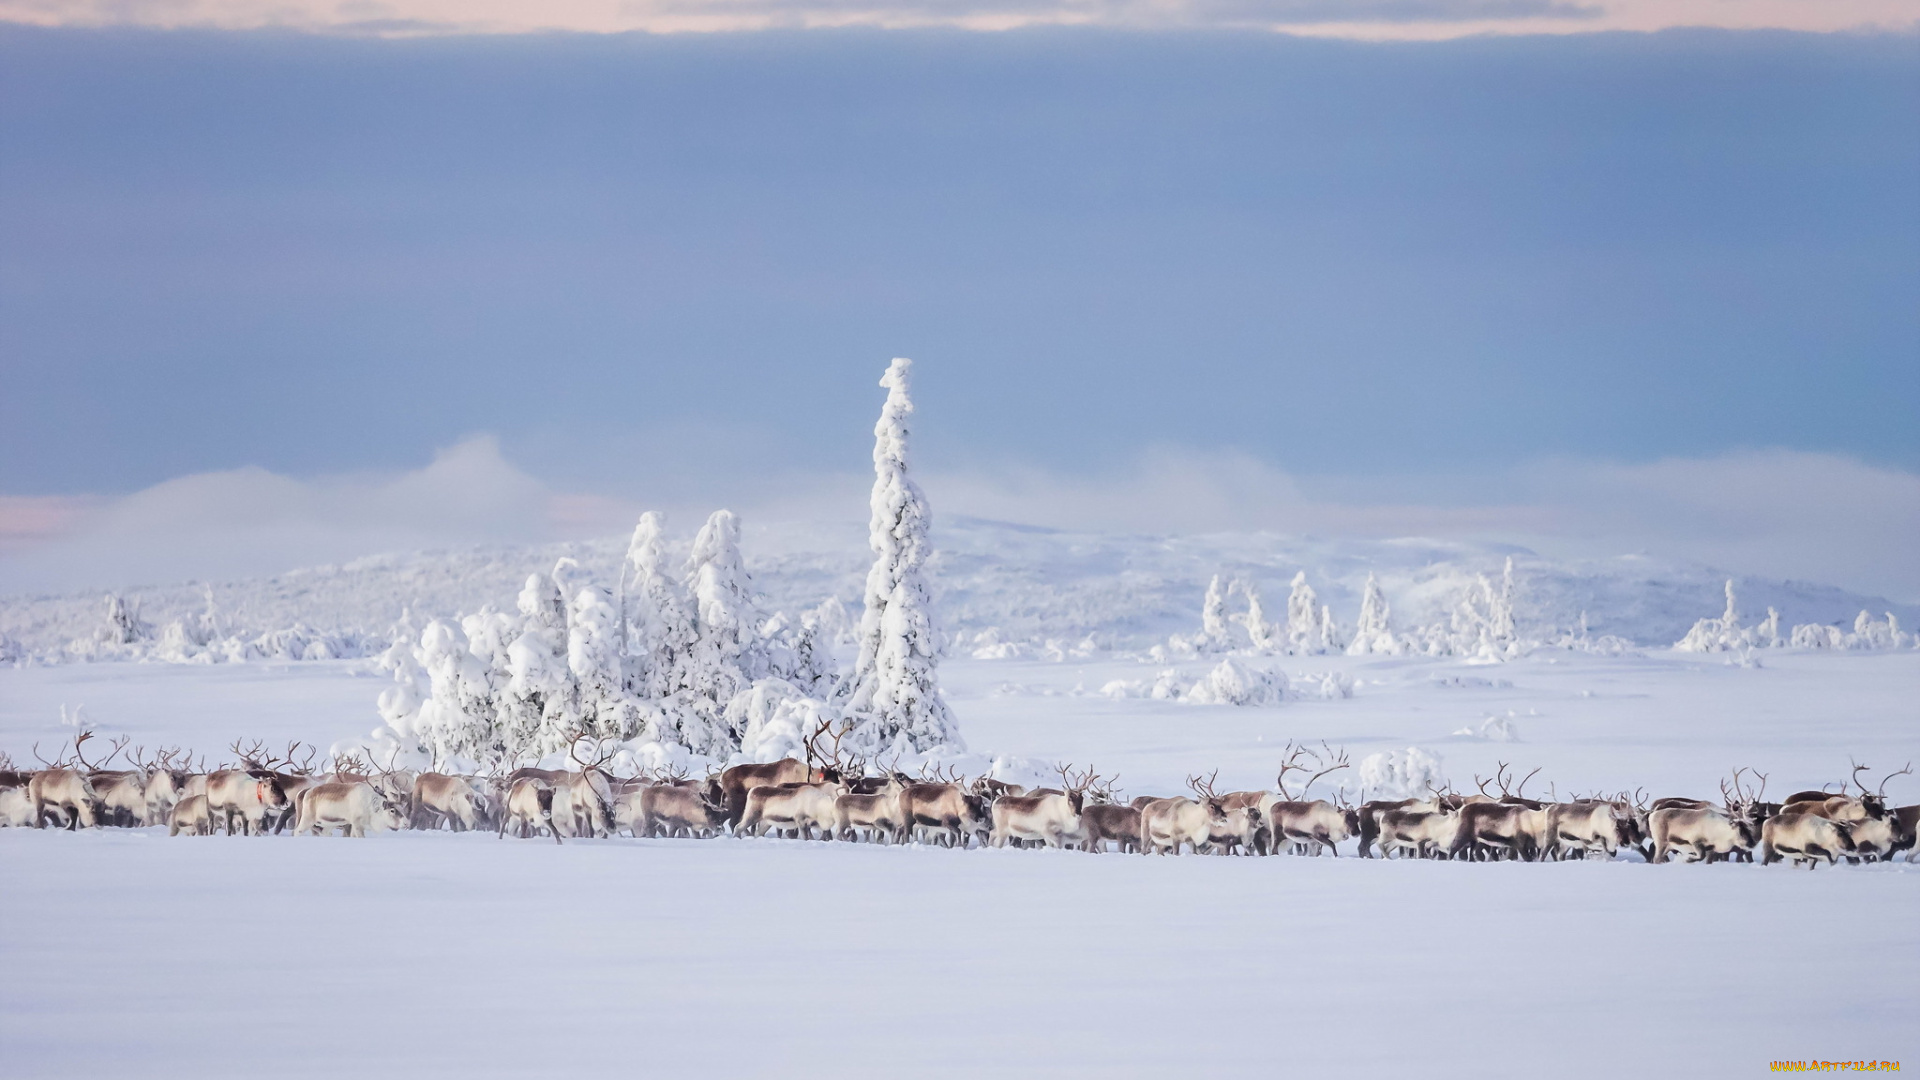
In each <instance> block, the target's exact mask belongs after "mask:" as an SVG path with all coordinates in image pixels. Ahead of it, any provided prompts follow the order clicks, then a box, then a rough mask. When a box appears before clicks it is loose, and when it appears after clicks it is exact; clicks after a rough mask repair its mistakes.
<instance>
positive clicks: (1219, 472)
mask: <svg viewBox="0 0 1920 1080" xmlns="http://www.w3.org/2000/svg"><path fill="white" fill-rule="evenodd" d="M709 434H711V433H709ZM650 442H651V440H650V439H640V440H638V441H635V442H633V443H631V444H630V449H631V450H632V451H633V452H631V453H625V454H612V455H608V460H610V461H613V462H615V463H618V464H622V465H623V470H624V472H625V473H626V474H630V479H629V480H628V481H627V482H626V483H624V484H623V483H617V482H615V481H614V480H612V479H609V478H610V477H612V476H614V474H613V473H604V474H602V475H601V477H600V478H598V479H593V480H588V479H586V478H585V477H584V476H582V475H574V476H572V477H569V479H568V482H567V486H566V488H565V489H561V488H556V487H555V486H554V485H552V484H551V483H549V482H546V481H543V480H540V479H537V478H536V477H535V476H533V475H531V474H529V473H528V472H526V471H524V470H523V469H522V468H521V467H519V466H517V465H515V464H513V463H512V462H510V461H509V460H507V458H506V457H505V456H504V455H503V454H502V452H501V450H500V447H499V445H498V443H497V442H496V441H495V440H494V439H492V438H491V437H487V436H480V437H475V438H471V439H468V440H466V441H463V442H461V443H459V444H458V445H455V446H453V447H450V448H448V449H446V450H443V451H441V452H440V453H438V454H437V455H435V457H434V459H433V461H432V462H431V463H430V464H428V465H426V466H425V467H423V468H420V469H417V470H412V471H406V472H400V473H395V474H386V475H363V476H349V477H328V478H320V479H314V480H302V479H297V478H294V477H288V476H282V475H279V474H275V473H271V472H268V471H266V470H264V469H253V468H249V469H236V470H231V471H227V472H217V473H204V474H200V475H195V476H187V477H181V478H179V479H176V480H170V481H167V482H166V483H163V484H158V485H155V486H154V487H151V488H148V489H146V490H144V491H141V492H138V493H136V494H134V495H130V496H127V497H125V498H122V499H117V500H102V499H87V498H53V499H47V498H34V499H24V498H0V594H7V593H21V592H49V591H68V590H74V589H80V588H99V587H115V586H122V585H132V584H149V583H166V582H175V581H181V580H186V579H190V578H198V579H201V580H230V579H234V578H243V577H250V576H258V575H265V574H274V573H279V572H282V571H286V570H291V569H294V568H297V567H301V566H310V565H316V564H321V563H337V562H344V561H347V560H350V559H354V558H358V557H361V556H366V555H374V554H380V553H384V552H394V551H409V550H417V549H423V548H439V547H459V546H467V545H473V544H489V543H498V544H516V543H537V542H544V541H550V540H559V539H587V538H592V537H599V536H608V535H617V534H619V533H622V532H624V531H625V530H626V529H628V528H630V527H631V526H632V523H633V522H634V520H635V519H636V518H637V517H638V516H639V514H640V512H641V511H642V510H644V509H662V510H666V511H667V512H668V513H669V515H670V517H671V519H672V521H673V523H674V524H675V525H677V526H678V527H680V528H682V529H691V528H692V527H694V525H695V524H697V523H698V522H699V521H700V520H701V519H702V518H703V517H704V516H705V515H706V513H707V512H709V511H711V510H712V509H714V508H716V507H720V506H726V507H728V508H730V509H733V510H735V511H737V512H739V513H741V514H742V515H743V517H744V518H745V519H746V521H747V524H748V525H749V526H750V527H752V531H753V532H755V533H758V534H760V535H759V537H758V538H757V539H756V541H755V542H756V543H761V544H768V545H778V544H779V542H780V538H781V536H783V535H785V534H786V533H789V532H791V533H793V535H796V536H799V535H803V534H804V533H805V530H800V531H795V530H792V529H790V528H788V526H790V525H792V524H794V523H804V522H813V523H818V522H830V523H836V525H847V524H853V525H857V524H859V523H863V522H864V521H865V518H866V512H867V507H866V486H867V484H868V483H869V480H868V479H867V478H866V477H863V476H858V475H853V474H845V473H803V472H795V471H783V470H781V469H779V468H778V467H768V466H766V465H765V464H764V462H761V463H758V464H756V463H755V462H753V461H751V460H748V459H747V458H746V457H740V458H739V460H731V459H730V460H729V462H728V463H727V464H724V465H722V466H718V467H715V466H711V465H709V466H708V467H707V468H705V469H702V468H701V467H700V466H699V465H698V463H697V462H696V461H695V460H694V459H693V458H685V457H679V458H676V457H674V456H671V455H666V454H665V453H664V452H661V453H658V454H654V453H647V452H644V450H643V449H642V448H643V447H644V446H646V445H648V444H649V443H650ZM622 445H629V444H622ZM736 456H737V455H736ZM768 460H777V459H774V458H769V459H768ZM919 479H920V483H921V484H922V486H923V487H925V489H926V490H927V493H928V495H929V497H930V498H931V500H932V502H933V505H934V509H935V513H936V515H939V516H948V515H959V516H969V517H980V518H989V519H995V520H1002V521H1011V522H1018V523H1022V524H1028V525H1039V526H1047V527H1053V528H1061V529H1071V530H1090V531H1124V532H1138V533H1154V534H1181V533H1186V534H1191V533H1204V532H1226V531H1253V530H1265V531H1271V532H1277V533H1287V534H1310V535H1317V536H1323V537H1349V538H1388V537H1406V536H1421V537H1429V538H1436V539H1472V540H1494V541H1502V542H1508V543H1517V544H1523V545H1526V546H1528V547H1532V548H1534V549H1535V550H1538V551H1540V552H1542V553H1543V554H1546V555H1549V556H1564V557H1610V556H1615V555H1621V554H1631V553H1645V554H1649V555H1654V556H1658V557H1662V558H1668V559H1676V560H1683V561H1689V562H1697V563H1703V564H1706V565H1710V566H1715V567H1719V568H1721V569H1724V570H1727V571H1729V572H1734V573H1740V574H1756V575H1761V576H1767V577H1775V578H1797V579H1802V580H1807V581H1812V582H1817V583H1823V584H1832V585H1839V586H1843V587H1845V588H1848V589H1852V590H1856V591H1861V592H1868V593H1878V594H1881V595H1884V596H1886V597H1888V598H1890V599H1893V600H1896V601H1906V602H1914V601H1920V560H1916V559H1915V558H1914V557H1913V543H1914V538H1915V536H1916V535H1917V534H1920V476H1916V475H1915V474H1913V473H1909V472H1903V471H1900V470H1897V469H1888V468H1882V467H1878V466H1873V465H1869V464H1866V463H1863V462H1861V461H1858V460H1856V459H1853V458H1848V457H1842V456H1838V455H1830V454H1814V453H1805V452H1798V451H1789V450H1767V451H1750V452H1740V453H1731V454H1724V455H1719V456H1714V457H1705V458H1685V459H1681V458H1676V459H1669V460H1664V461H1656V462H1651V463H1645V464H1618V463H1606V462H1591V461H1567V460H1556V461H1543V462H1538V463H1534V464H1531V465H1526V466H1523V467H1518V468H1514V469H1509V470H1503V471H1496V472H1489V473H1486V474H1482V475H1477V476H1451V477H1421V476H1401V477H1366V478H1339V477H1324V476H1321V477H1299V476H1295V475H1292V474H1290V473H1288V472H1286V471H1285V470H1282V469H1279V468H1276V467H1275V466H1273V465H1272V464H1271V463H1269V462H1266V461H1263V460H1261V459H1259V458H1256V457H1253V456H1251V455H1248V454H1244V453H1237V452H1230V451H1229V452H1212V451H1198V450H1192V449H1186V448H1182V447H1176V446H1160V447H1155V448H1153V449H1151V450H1149V451H1147V452H1145V453H1143V454H1141V455H1140V456H1139V457H1138V458H1137V459H1136V460H1135V461H1134V462H1132V463H1131V464H1130V465H1129V466H1128V467H1126V468H1121V469H1114V470H1108V471H1106V472H1101V473H1074V472H1067V471H1061V470H1053V469H1046V468H1039V467H1010V468H1004V469H994V470H945V471H942V470H929V471H923V472H921V473H920V475H919ZM763 526H770V528H767V529H763V528H762V527H763ZM854 535H857V532H856V533H854ZM767 550H772V548H769V549H767ZM763 553H764V552H763Z"/></svg>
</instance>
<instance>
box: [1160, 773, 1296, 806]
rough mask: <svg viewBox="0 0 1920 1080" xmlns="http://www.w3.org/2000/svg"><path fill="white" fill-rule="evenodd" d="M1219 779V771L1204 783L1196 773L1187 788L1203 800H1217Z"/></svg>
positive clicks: (1188, 781) (1188, 779) (1191, 777)
mask: <svg viewBox="0 0 1920 1080" xmlns="http://www.w3.org/2000/svg"><path fill="white" fill-rule="evenodd" d="M1219 779H1220V770H1219V769H1215V770H1213V775H1212V776H1209V777H1207V779H1206V780H1205V781H1204V782H1202V781H1201V779H1200V775H1199V774H1198V773H1195V774H1194V775H1192V776H1189V777H1187V786H1188V787H1190V788H1192V789H1193V793H1194V794H1195V795H1198V796H1200V797H1201V798H1202V799H1217V798H1219V796H1218V795H1215V794H1214V793H1213V785H1214V782H1215V781H1217V780H1219ZM1307 786H1308V787H1311V786H1313V785H1312V782H1311V781H1309V782H1308V785H1307Z"/></svg>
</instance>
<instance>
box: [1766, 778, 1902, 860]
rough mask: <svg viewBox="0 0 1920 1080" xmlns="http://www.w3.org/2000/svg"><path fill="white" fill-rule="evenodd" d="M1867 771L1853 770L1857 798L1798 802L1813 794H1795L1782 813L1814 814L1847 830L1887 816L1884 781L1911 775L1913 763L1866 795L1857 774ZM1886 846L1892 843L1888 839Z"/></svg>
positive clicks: (1838, 797) (1833, 796)
mask: <svg viewBox="0 0 1920 1080" xmlns="http://www.w3.org/2000/svg"><path fill="white" fill-rule="evenodd" d="M1867 771H1870V770H1869V768H1868V766H1865V765H1854V766H1853V776H1852V783H1853V784H1854V785H1855V786H1856V787H1858V788H1859V789H1860V794H1859V795H1858V796H1852V795H1846V794H1839V795H1830V796H1828V797H1827V798H1825V799H1814V798H1799V797H1798V796H1806V795H1812V794H1814V793H1812V792H1804V791H1803V792H1798V793H1796V797H1793V798H1789V800H1788V801H1787V803H1786V805H1785V808H1784V809H1785V810H1786V811H1788V812H1791V813H1798V814H1813V815H1816V816H1818V817H1823V818H1827V819H1829V820H1832V821H1837V822H1841V823H1843V824H1846V825H1848V826H1854V825H1859V824H1862V823H1865V822H1869V821H1879V820H1881V819H1883V818H1885V817H1886V816H1887V798H1886V786H1887V780H1892V779H1893V778H1894V777H1895V776H1905V775H1907V774H1909V773H1911V772H1912V771H1913V763H1912V762H1908V763H1907V767H1906V768H1904V769H1901V770H1900V771H1899V772H1897V773H1891V774H1889V775H1888V776H1887V778H1886V780H1882V781H1881V782H1880V790H1879V791H1868V790H1867V786H1866V785H1865V784H1862V783H1860V774H1861V773H1863V772H1867ZM1843 790H1844V789H1843ZM1886 832H1887V835H1888V837H1889V838H1890V837H1891V835H1892V829H1891V827H1889V828H1888V829H1887V830H1886ZM1875 834H1876V835H1878V830H1875ZM1889 842H1891V840H1890V839H1889Z"/></svg>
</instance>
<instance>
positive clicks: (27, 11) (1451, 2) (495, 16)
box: [0, 0, 1917, 39]
mask: <svg viewBox="0 0 1920 1080" xmlns="http://www.w3.org/2000/svg"><path fill="white" fill-rule="evenodd" d="M0 21H6V22H19V23H28V24H33V25H41V26H150V27H164V28H170V29H172V28H183V27H198V28H216V29H224V30H252V29H262V28H284V29H298V30H309V31H318V32H326V33H338V34H372V35H378V36H395V37H403V36H417V35H422V34H436V33H439V34H447V33H530V32H540V31H554V30H564V31H574V32H585V33H620V32H627V31H648V32H654V33H675V32H720V31H741V30H764V29H770V28H804V27H843V26H868V27H888V28H905V27H957V28H963V29H972V30H1008V29H1015V28H1018V27H1025V26H1063V25H1064V26H1103V27H1114V28H1126V29H1167V28H1202V29H1227V28H1242V29H1244V28H1251V29H1270V30H1290V31H1296V32H1305V33H1314V34H1321V35H1328V36H1338V37H1354V38H1412V39H1434V38H1449V37H1459V36H1464V35H1469V34H1484V33H1542V32H1551V33H1568V32H1579V31H1583V30H1661V29H1667V28H1671V27H1679V26H1709V27H1721V28H1728V29H1785V30H1803V31H1835V30H1854V29H1869V28H1880V29H1911V28H1913V27H1914V26H1915V25H1916V21H1917V20H1916V16H1915V12H1914V9H1913V5H1912V3H1911V0H1745V2H1739V3H1729V2H1727V0H1591V2H1568V0H958V2H949V0H626V2H624V3H614V4H608V3H605V2H603V0H537V2H536V0H389V2H380V3H373V2H349V3H341V2H338V0H0Z"/></svg>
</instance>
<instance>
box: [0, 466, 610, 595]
mask: <svg viewBox="0 0 1920 1080" xmlns="http://www.w3.org/2000/svg"><path fill="white" fill-rule="evenodd" d="M621 520H627V521H630V520H632V517H631V515H629V514H628V513H627V512H626V511H625V508H624V507H620V506H618V504H617V503H616V502H614V501H611V500H596V499H594V498H592V497H581V496H569V495H564V494H557V493H555V492H552V491H550V490H549V489H548V488H547V487H546V486H545V485H544V484H542V483H541V482H540V481H538V480H536V479H534V478H533V477H531V476H529V475H527V474H526V473H524V472H522V471H521V470H520V469H518V468H516V467H515V466H513V465H512V464H510V463H508V462H507V460H506V459H505V458H504V457H502V456H501V453H500V448H499V445H498V444H497V443H496V442H495V441H494V440H493V439H492V438H491V437H488V436H480V437H476V438H472V439H468V440H466V441H464V442H462V443H460V444H458V445H456V446H453V447H450V448H448V449H446V450H443V451H441V452H439V453H438V454H436V455H435V456H434V459H433V461H432V462H431V463H430V464H428V465H426V466H425V467H424V468H421V469H417V470H413V471H408V472H402V473H397V474H386V475H363V476H344V477H328V478H321V479H317V480H301V479H296V478H294V477H289V476H282V475H279V474H277V473H272V472H268V471H267V470H265V469H260V468H244V469H234V470H230V471H224V472H212V473H200V474H197V475H193V476H183V477H180V478H178V479H174V480H169V481H166V482H165V483H161V484H156V485H154V486H153V487H150V488H147V489H146V490H144V491H140V492H137V493H135V494H133V495H129V496H127V497H125V498H121V499H116V500H100V499H66V500H47V499H19V498H12V499H6V500H0V538H5V539H7V540H8V541H9V543H7V544H6V545H5V546H0V591H5V592H25V591H58V590H67V589H75V588H81V587H90V586H100V585H117V584H133V583H154V582H171V581H179V580H184V579H189V578H198V579H213V580H220V579H227V578H236V577H248V576H254V575H261V574H274V573H279V572H282V571H285V570H291V569H294V568H297V567H300V566H307V565H314V564H320V563H329V562H339V561H344V560H347V559H352V558H355V557H358V556H362V555H369V554H374V553H378V552H384V551H405V550H413V549H419V548H433V547H447V546H457V545H467V544H478V543H489V542H500V543H524V542H532V541H538V540H545V539H549V538H551V537H552V536H554V535H556V534H563V533H567V532H571V531H574V530H577V529H581V528H587V529H590V530H591V531H593V532H595V533H605V532H609V531H613V530H614V528H615V527H616V524H617V522H618V521H621Z"/></svg>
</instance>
